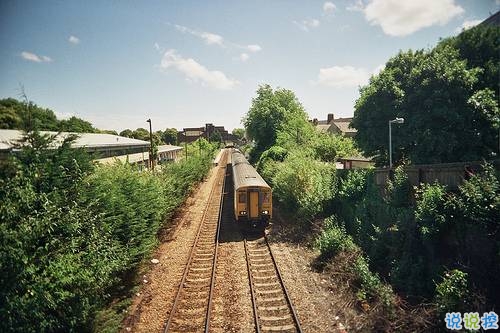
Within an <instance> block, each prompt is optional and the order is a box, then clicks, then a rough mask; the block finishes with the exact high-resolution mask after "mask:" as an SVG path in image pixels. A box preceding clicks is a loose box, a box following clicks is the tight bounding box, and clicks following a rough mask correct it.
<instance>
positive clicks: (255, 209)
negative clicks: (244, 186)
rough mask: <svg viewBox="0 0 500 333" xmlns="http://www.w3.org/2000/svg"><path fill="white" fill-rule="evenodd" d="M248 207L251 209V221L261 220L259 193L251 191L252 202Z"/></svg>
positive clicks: (250, 201)
mask: <svg viewBox="0 0 500 333" xmlns="http://www.w3.org/2000/svg"><path fill="white" fill-rule="evenodd" d="M248 205H249V207H250V214H249V217H250V218H251V219H257V218H259V192H257V191H250V200H249V202H248Z"/></svg>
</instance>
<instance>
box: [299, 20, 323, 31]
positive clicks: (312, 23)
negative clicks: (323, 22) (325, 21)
mask: <svg viewBox="0 0 500 333" xmlns="http://www.w3.org/2000/svg"><path fill="white" fill-rule="evenodd" d="M293 23H294V24H295V25H296V26H298V27H299V28H300V29H301V30H304V31H309V30H310V29H312V28H317V27H319V20H317V19H310V20H302V21H300V22H297V21H293Z"/></svg>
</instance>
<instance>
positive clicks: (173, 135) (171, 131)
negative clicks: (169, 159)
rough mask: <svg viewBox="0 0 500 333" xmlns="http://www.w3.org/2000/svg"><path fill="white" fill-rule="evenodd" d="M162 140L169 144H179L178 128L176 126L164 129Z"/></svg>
mask: <svg viewBox="0 0 500 333" xmlns="http://www.w3.org/2000/svg"><path fill="white" fill-rule="evenodd" d="M162 140H163V142H165V143H166V144H168V145H176V144H177V129H175V128H167V129H165V131H163V134H162Z"/></svg>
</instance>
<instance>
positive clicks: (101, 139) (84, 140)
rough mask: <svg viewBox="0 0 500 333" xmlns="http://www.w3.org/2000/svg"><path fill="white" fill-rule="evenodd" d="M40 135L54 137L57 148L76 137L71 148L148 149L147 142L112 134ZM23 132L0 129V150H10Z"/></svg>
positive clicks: (63, 133) (50, 133)
mask: <svg viewBox="0 0 500 333" xmlns="http://www.w3.org/2000/svg"><path fill="white" fill-rule="evenodd" d="M40 133H41V134H48V135H55V136H56V141H55V142H56V144H55V146H58V145H60V144H61V143H62V141H63V140H64V139H65V138H67V137H68V136H70V135H72V134H74V135H77V136H78V137H77V139H76V140H75V142H73V144H72V145H71V147H73V148H90V149H106V148H124V147H134V148H149V142H148V141H142V140H137V139H132V138H126V137H123V136H119V135H113V134H101V133H70V132H49V131H40ZM22 136H23V132H22V131H20V130H10V129H0V150H11V149H13V148H14V146H15V145H16V143H18V142H19V140H20V139H21V138H22Z"/></svg>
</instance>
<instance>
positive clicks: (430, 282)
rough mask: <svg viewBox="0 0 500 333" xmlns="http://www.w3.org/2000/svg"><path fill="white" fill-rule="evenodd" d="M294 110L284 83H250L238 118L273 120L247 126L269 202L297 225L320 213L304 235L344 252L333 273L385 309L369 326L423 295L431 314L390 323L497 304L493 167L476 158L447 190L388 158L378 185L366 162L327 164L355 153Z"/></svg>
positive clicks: (498, 202) (498, 184)
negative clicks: (389, 172)
mask: <svg viewBox="0 0 500 333" xmlns="http://www.w3.org/2000/svg"><path fill="white" fill-rule="evenodd" d="M279 91H281V90H279ZM282 96H286V98H285V100H286V101H285V102H280V98H283V97H282ZM267 99H268V100H267ZM291 101H294V102H291ZM291 105H292V107H291V110H290V112H288V109H287V108H288V107H290V106H291ZM297 110H299V111H297ZM302 111H303V109H302V107H301V106H300V103H299V102H298V101H297V100H296V98H295V97H293V93H291V92H289V91H287V92H286V93H283V92H282V93H280V94H276V93H275V92H274V91H273V89H272V88H270V87H269V86H263V87H260V88H259V90H258V91H257V97H256V98H255V99H254V102H253V104H252V107H251V108H250V110H249V112H248V114H247V117H246V118H245V125H246V126H257V125H256V124H259V123H260V122H261V121H263V119H266V118H267V117H270V118H272V119H275V118H277V119H278V118H279V119H280V122H279V125H278V124H275V125H272V123H271V124H268V126H271V125H272V126H274V127H271V128H267V130H269V131H274V135H270V134H269V133H268V132H263V133H260V132H259V131H255V132H252V131H248V128H247V132H248V133H251V135H252V139H253V140H254V144H255V145H254V147H253V148H252V152H251V154H250V155H251V156H252V158H253V160H254V161H256V162H257V168H258V170H259V172H260V173H261V174H262V176H263V177H264V178H265V179H266V180H267V181H268V182H270V183H271V185H272V187H273V198H274V200H275V202H277V203H279V205H280V206H281V207H282V208H284V211H285V212H286V214H289V215H294V216H297V217H299V219H300V220H301V221H303V222H302V223H303V226H304V229H303V230H311V226H312V223H311V222H313V221H317V220H318V219H319V220H321V219H323V218H325V217H327V218H326V219H324V222H323V224H322V226H321V230H320V232H319V235H318V236H317V238H316V240H315V241H314V246H315V247H316V248H317V249H318V250H319V252H320V256H319V258H318V260H319V261H320V262H328V261H331V260H335V259H336V258H344V259H346V258H347V259H346V260H343V259H342V260H341V261H342V262H343V261H345V262H348V263H350V264H349V266H348V267H349V268H348V269H347V271H342V272H340V274H347V275H348V276H350V280H349V281H350V283H351V284H350V285H351V286H352V288H353V291H354V292H355V294H356V296H357V300H358V302H359V304H360V306H361V308H362V309H364V310H365V311H368V312H369V311H371V310H373V311H375V313H376V314H377V315H376V317H377V318H378V317H383V318H386V321H383V322H381V321H378V320H375V322H374V323H373V326H372V328H373V329H381V330H385V329H388V328H389V326H390V324H388V322H387V320H389V319H391V320H392V319H394V315H395V314H396V313H399V314H400V313H401V311H403V310H402V306H403V307H406V306H407V305H404V304H409V305H408V306H410V307H411V306H418V305H419V304H421V303H426V304H433V305H427V306H426V308H427V309H426V310H425V311H429V312H428V313H435V314H436V315H438V316H440V317H435V318H430V317H429V316H430V315H429V314H426V315H423V317H425V318H422V317H419V318H418V319H415V320H414V319H412V318H413V317H412V316H410V315H409V316H408V317H407V318H405V319H403V323H402V322H399V323H398V325H402V326H398V327H400V328H401V327H413V328H415V329H416V328H418V329H422V327H426V328H428V325H429V320H430V319H432V322H434V323H435V324H437V323H438V322H440V321H441V320H442V315H443V313H445V312H450V311H455V312H456V311H462V312H463V311H478V312H482V311H491V309H494V308H497V307H498V305H499V304H498V300H497V299H496V297H495V295H498V294H499V293H500V284H499V283H498V279H496V278H495V277H496V276H498V274H500V236H499V231H500V230H499V229H500V223H499V219H498V216H500V177H499V174H498V172H497V171H496V170H495V168H494V167H493V166H492V165H491V164H487V163H485V164H484V165H483V167H482V170H481V171H480V172H477V173H476V174H472V173H471V174H470V175H469V176H470V177H469V179H467V180H466V181H465V182H464V183H463V184H462V185H461V186H460V187H459V189H458V190H457V191H450V190H449V189H447V188H446V187H445V186H443V185H440V184H437V183H436V184H426V185H421V186H420V187H418V188H412V187H411V186H410V184H409V182H408V179H407V175H406V173H405V171H404V169H403V167H398V168H396V170H395V173H394V175H393V177H392V178H391V180H390V181H389V182H388V183H387V185H386V186H385V187H379V186H377V185H376V184H375V179H374V175H375V174H374V171H373V170H369V169H365V170H336V169H335V165H334V164H333V163H334V162H336V161H337V160H338V158H339V157H343V156H346V155H356V154H359V152H358V151H357V149H356V146H355V144H354V142H353V141H352V140H350V139H348V138H345V137H341V136H330V135H329V134H322V133H318V132H316V131H315V130H314V128H313V127H312V125H311V124H310V123H309V122H308V121H307V118H306V117H305V115H304V113H303V112H302ZM273 112H275V113H276V115H273ZM259 113H262V114H259ZM254 122H255V123H254ZM478 244H481V245H480V246H479V245H478ZM395 293H397V294H398V295H400V296H403V299H404V300H405V301H404V302H401V301H400V298H399V297H397V296H396V294H395ZM370 309H371V310H370ZM375 309H376V310H375ZM415 311H420V310H415ZM422 311H423V310H422ZM425 311H423V312H422V313H424V312H425ZM387 325H389V326H387Z"/></svg>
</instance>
